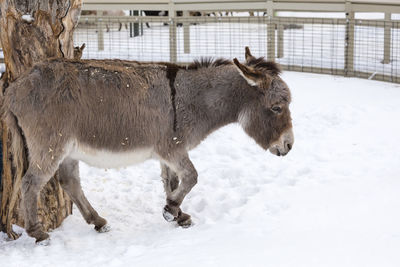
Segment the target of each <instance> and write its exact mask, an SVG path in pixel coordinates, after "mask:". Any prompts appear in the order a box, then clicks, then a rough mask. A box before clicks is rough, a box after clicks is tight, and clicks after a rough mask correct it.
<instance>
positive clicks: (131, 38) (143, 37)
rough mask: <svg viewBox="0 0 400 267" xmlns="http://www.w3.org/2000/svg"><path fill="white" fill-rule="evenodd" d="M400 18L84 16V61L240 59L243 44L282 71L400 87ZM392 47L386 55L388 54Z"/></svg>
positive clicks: (79, 33)
mask: <svg viewBox="0 0 400 267" xmlns="http://www.w3.org/2000/svg"><path fill="white" fill-rule="evenodd" d="M399 28H400V21H392V20H390V21H386V20H359V19H353V18H346V19H332V18H283V17H274V18H270V17H266V16H262V15H260V16H242V17H227V16H222V17H221V16H201V17H188V16H186V17H175V18H170V17H144V16H136V17H131V16H126V17H94V16H87V17H81V19H80V23H79V26H78V28H77V29H76V31H75V36H74V41H75V43H76V44H77V45H79V44H81V43H86V47H87V48H86V49H85V50H84V53H83V58H120V59H131V60H140V61H169V62H178V63H182V64H185V63H189V62H191V61H192V60H193V59H195V58H198V57H201V56H212V57H225V58H234V57H237V58H239V59H242V60H243V58H244V52H243V51H244V47H245V46H249V47H250V48H251V50H252V51H253V53H254V54H255V55H259V56H266V57H267V58H268V59H271V60H275V61H277V62H279V63H280V64H281V65H282V66H283V68H284V69H286V70H294V71H305V72H314V73H327V74H334V75H344V76H355V77H362V78H371V79H377V80H384V81H390V82H397V83H400V29H399ZM388 49H389V51H388Z"/></svg>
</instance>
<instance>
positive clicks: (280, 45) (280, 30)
mask: <svg viewBox="0 0 400 267" xmlns="http://www.w3.org/2000/svg"><path fill="white" fill-rule="evenodd" d="M277 25H278V51H277V53H278V55H277V58H283V24H282V23H281V22H278V24H277Z"/></svg>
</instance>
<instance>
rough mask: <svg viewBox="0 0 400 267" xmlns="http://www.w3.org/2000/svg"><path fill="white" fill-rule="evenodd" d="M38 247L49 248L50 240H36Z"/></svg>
mask: <svg viewBox="0 0 400 267" xmlns="http://www.w3.org/2000/svg"><path fill="white" fill-rule="evenodd" d="M36 245H39V246H45V247H46V246H48V245H50V238H47V239H44V240H41V241H37V240H36Z"/></svg>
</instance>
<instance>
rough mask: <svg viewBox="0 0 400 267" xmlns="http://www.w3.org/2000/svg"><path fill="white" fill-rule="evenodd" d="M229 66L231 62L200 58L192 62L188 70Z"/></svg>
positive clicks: (223, 59) (221, 59)
mask: <svg viewBox="0 0 400 267" xmlns="http://www.w3.org/2000/svg"><path fill="white" fill-rule="evenodd" d="M231 64H232V61H231V60H228V59H225V58H217V59H214V58H213V57H201V58H200V59H195V60H193V63H191V64H190V65H189V66H188V69H200V68H210V67H218V66H225V65H231Z"/></svg>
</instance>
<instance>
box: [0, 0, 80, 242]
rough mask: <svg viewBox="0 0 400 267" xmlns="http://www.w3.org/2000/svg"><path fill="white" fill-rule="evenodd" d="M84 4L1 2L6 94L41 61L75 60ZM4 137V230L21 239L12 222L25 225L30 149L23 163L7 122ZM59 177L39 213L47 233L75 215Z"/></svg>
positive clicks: (0, 83) (0, 209)
mask: <svg viewBox="0 0 400 267" xmlns="http://www.w3.org/2000/svg"><path fill="white" fill-rule="evenodd" d="M81 6H82V0H65V1H63V0H41V1H40V0H20V1H15V0H0V39H1V44H2V47H3V52H4V62H5V65H6V72H5V73H4V74H3V76H2V77H1V80H0V88H1V90H2V92H3V93H4V92H5V91H6V90H7V87H8V85H9V84H10V83H12V82H13V81H14V80H15V79H17V78H18V77H19V76H21V75H24V72H25V71H26V70H28V69H29V68H31V67H32V66H33V65H34V64H35V63H37V62H40V61H42V60H44V59H46V58H50V57H58V58H62V57H64V58H74V47H73V39H72V38H73V31H74V28H75V26H76V25H77V23H78V18H79V15H80V11H81ZM1 95H3V94H1ZM0 103H1V101H0ZM38 120H40V118H38ZM0 133H1V138H2V144H3V172H2V179H1V186H0V229H1V230H2V231H4V232H6V233H7V234H8V236H9V237H10V238H11V239H16V238H17V237H18V236H17V235H16V234H15V233H14V232H13V230H12V224H17V225H19V226H23V225H24V221H23V214H22V209H20V206H21V205H22V203H21V192H20V184H21V178H22V176H23V174H24V173H25V171H26V168H27V166H28V158H27V155H28V154H27V151H26V148H25V153H24V155H22V158H21V159H17V158H15V157H13V155H11V151H10V150H9V147H10V138H11V136H10V134H9V132H8V129H7V125H5V124H4V123H3V122H1V124H0ZM18 160H19V161H20V162H21V161H22V166H23V167H22V168H18V169H17V168H16V167H15V166H17V164H13V163H15V162H17V161H18ZM57 173H58V172H57ZM57 173H56V175H55V177H53V178H52V179H51V180H50V181H49V183H48V184H47V185H46V186H45V187H44V188H43V189H42V192H41V194H40V198H39V209H38V215H39V219H40V220H41V221H42V224H43V227H44V229H45V230H46V231H48V230H49V229H55V228H57V227H58V226H59V225H60V224H61V223H62V221H63V220H64V218H65V217H67V216H68V215H69V214H71V212H72V202H71V201H70V199H69V197H68V196H67V195H66V194H65V193H64V191H63V190H62V189H61V186H60V185H59V183H58V180H57V176H58V174H57Z"/></svg>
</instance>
